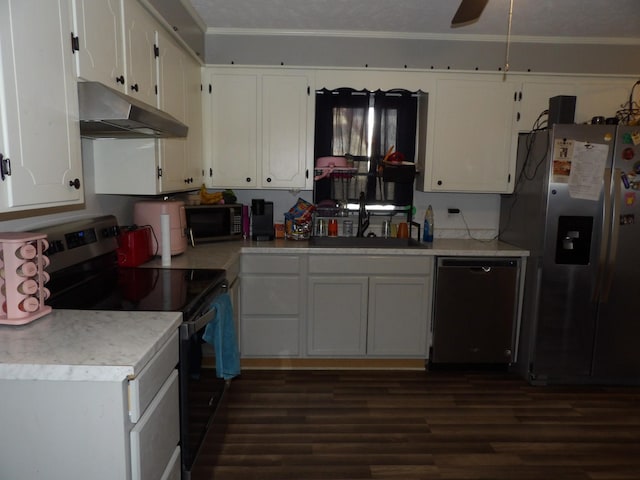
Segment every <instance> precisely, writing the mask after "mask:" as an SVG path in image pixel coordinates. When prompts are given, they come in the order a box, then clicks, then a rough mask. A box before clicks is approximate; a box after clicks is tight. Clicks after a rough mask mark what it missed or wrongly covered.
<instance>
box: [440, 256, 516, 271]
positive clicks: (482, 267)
mask: <svg viewBox="0 0 640 480" xmlns="http://www.w3.org/2000/svg"><path fill="white" fill-rule="evenodd" d="M517 266H518V260H516V259H513V258H439V259H438V267H458V268H468V269H471V270H473V271H478V273H482V272H484V273H488V272H490V271H491V269H492V268H494V267H512V268H516V267H517Z"/></svg>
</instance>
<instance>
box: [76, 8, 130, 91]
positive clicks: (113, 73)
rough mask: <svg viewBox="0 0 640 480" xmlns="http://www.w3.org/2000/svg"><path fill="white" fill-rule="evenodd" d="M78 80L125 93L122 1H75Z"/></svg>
mask: <svg viewBox="0 0 640 480" xmlns="http://www.w3.org/2000/svg"><path fill="white" fill-rule="evenodd" d="M73 14H74V35H75V36H77V37H78V48H79V49H78V51H77V52H75V60H76V73H77V75H78V77H80V78H82V79H84V80H89V81H96V82H101V83H103V84H105V85H107V86H109V87H111V88H115V89H117V90H121V91H125V90H126V89H125V84H124V78H125V77H124V73H125V65H124V46H123V36H122V5H121V0H73Z"/></svg>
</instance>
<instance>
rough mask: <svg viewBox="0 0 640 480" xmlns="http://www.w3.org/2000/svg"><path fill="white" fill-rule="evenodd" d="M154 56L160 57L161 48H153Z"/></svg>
mask: <svg viewBox="0 0 640 480" xmlns="http://www.w3.org/2000/svg"><path fill="white" fill-rule="evenodd" d="M153 55H154V56H155V57H156V58H158V57H159V56H160V48H158V45H154V46H153Z"/></svg>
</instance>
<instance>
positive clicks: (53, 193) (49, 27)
mask: <svg viewBox="0 0 640 480" xmlns="http://www.w3.org/2000/svg"><path fill="white" fill-rule="evenodd" d="M71 20H72V16H71V0H52V1H47V2H40V1H35V0H20V1H17V0H11V1H5V2H2V3H0V59H1V63H0V155H2V161H1V162H0V163H1V165H2V172H3V174H2V176H3V179H2V181H1V182H0V211H2V212H6V211H17V210H27V209H34V208H44V207H53V206H62V205H72V204H80V203H82V202H83V201H84V181H83V177H82V160H81V154H80V131H79V124H78V96H77V92H76V81H75V74H74V71H73V58H72V53H71V48H70V40H69V32H70V31H71Z"/></svg>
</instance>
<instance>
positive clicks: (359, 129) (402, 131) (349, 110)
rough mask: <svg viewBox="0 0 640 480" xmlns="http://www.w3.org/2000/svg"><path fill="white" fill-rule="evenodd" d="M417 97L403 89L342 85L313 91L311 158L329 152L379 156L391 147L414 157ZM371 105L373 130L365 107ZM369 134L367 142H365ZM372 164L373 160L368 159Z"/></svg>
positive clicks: (406, 155) (333, 153)
mask: <svg viewBox="0 0 640 480" xmlns="http://www.w3.org/2000/svg"><path fill="white" fill-rule="evenodd" d="M417 105H418V100H417V97H416V96H415V95H414V94H412V93H411V92H409V91H406V90H391V91H381V90H378V91H376V92H370V91H367V90H353V89H349V88H342V89H337V90H327V89H323V90H319V91H318V92H316V125H315V133H316V137H315V149H314V151H315V158H318V157H324V156H332V155H346V154H349V155H353V156H357V157H364V156H368V152H369V147H370V151H371V157H372V159H374V160H379V159H381V158H382V157H383V156H384V154H385V153H386V152H387V151H388V150H389V148H390V147H391V146H393V147H394V150H395V151H398V152H402V153H403V154H404V155H405V158H406V160H407V161H414V160H415V158H414V157H415V134H416V121H417V111H418V110H417ZM370 106H372V107H373V120H374V121H373V124H372V127H373V132H371V135H369V134H370V132H369V131H368V128H369V121H368V115H369V107H370ZM369 136H371V145H369ZM372 163H373V164H375V162H372Z"/></svg>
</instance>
